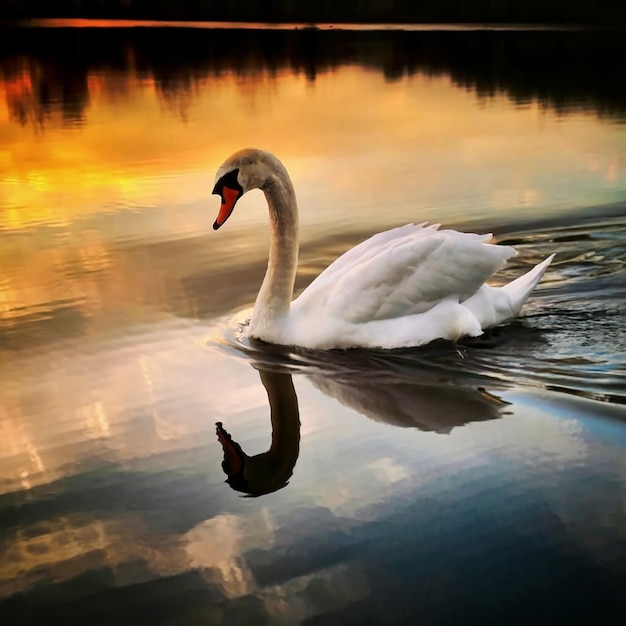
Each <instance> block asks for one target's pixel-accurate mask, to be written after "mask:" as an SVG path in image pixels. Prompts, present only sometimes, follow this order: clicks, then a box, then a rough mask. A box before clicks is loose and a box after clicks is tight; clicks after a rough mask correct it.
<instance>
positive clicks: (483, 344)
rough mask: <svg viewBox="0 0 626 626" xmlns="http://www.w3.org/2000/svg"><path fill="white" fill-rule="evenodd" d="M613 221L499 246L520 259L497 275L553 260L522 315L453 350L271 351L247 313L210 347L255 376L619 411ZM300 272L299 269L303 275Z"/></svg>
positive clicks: (622, 363) (624, 357) (624, 286)
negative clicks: (453, 387) (429, 384)
mask: <svg viewBox="0 0 626 626" xmlns="http://www.w3.org/2000/svg"><path fill="white" fill-rule="evenodd" d="M622 222H623V219H622V218H621V217H615V216H610V217H607V218H603V219H597V218H596V219H595V220H593V221H591V222H590V221H587V222H585V220H582V223H581V224H580V225H578V226H574V227H570V226H560V225H559V226H555V227H552V228H549V229H543V230H540V229H537V228H536V227H534V228H532V229H530V230H529V231H528V232H519V233H516V234H515V235H510V236H508V237H506V238H505V237H502V238H501V241H500V243H504V244H514V245H515V246H516V248H517V250H518V251H519V253H520V254H519V256H518V257H516V258H515V259H513V261H512V262H511V263H509V264H508V265H507V268H506V269H505V270H504V271H503V272H502V273H501V274H500V275H499V277H498V278H499V279H500V281H501V282H507V281H508V280H511V279H512V278H514V277H515V276H518V275H519V274H520V273H521V272H523V271H525V270H526V269H527V268H528V266H529V265H531V264H533V263H537V262H538V261H540V260H542V259H543V258H545V256H547V255H548V254H550V253H551V252H556V253H557V257H556V259H555V262H554V263H553V265H552V266H551V268H550V270H549V272H548V273H547V274H546V277H545V280H544V281H543V282H542V284H540V285H539V287H538V288H537V289H536V291H535V293H534V294H533V296H532V297H531V299H530V300H529V302H528V303H527V305H526V307H525V309H524V312H525V315H524V316H523V317H521V318H519V319H517V320H513V321H511V322H508V323H506V324H503V325H502V326H499V327H497V328H494V329H490V330H488V331H487V332H486V333H485V334H484V335H483V336H482V337H479V338H476V339H469V340H464V341H461V342H459V343H458V344H455V343H451V342H445V341H440V342H439V341H438V342H434V343H432V344H430V345H428V346H424V347H420V348H413V349H403V350H393V351H385V350H380V351H376V350H330V351H316V350H304V349H301V348H294V347H291V348H289V347H284V346H271V345H268V344H265V343H263V342H260V341H254V340H250V339H249V338H248V337H247V336H246V328H247V319H246V315H245V313H242V314H240V315H239V316H237V317H236V318H234V319H231V320H222V321H221V322H220V323H219V324H218V327H217V330H216V332H215V333H214V339H212V340H211V342H210V343H211V344H213V345H214V346H215V347H219V348H220V349H221V350H225V351H227V352H228V353H229V354H231V355H232V356H235V357H238V358H242V359H244V360H246V361H250V362H252V363H253V364H255V365H256V366H258V367H270V368H279V369H286V370H288V371H291V372H292V373H306V374H314V375H316V376H318V375H321V376H334V377H336V376H343V377H344V378H350V377H351V376H352V377H356V376H358V377H361V378H362V377H363V376H366V377H367V376H371V377H372V378H376V379H377V380H381V379H383V380H384V379H388V380H390V381H391V380H394V381H397V380H399V379H401V380H407V381H411V380H413V381H415V380H419V381H421V382H423V381H425V380H427V381H443V380H446V381H451V382H454V383H455V384H458V385H470V386H477V385H480V386H491V387H509V386H519V385H522V386H529V387H541V388H544V389H550V390H553V391H558V392H561V393H567V394H572V395H577V396H582V397H586V398H590V399H594V400H600V401H605V402H611V403H617V404H626V331H625V330H624V329H625V328H626V305H625V301H626V279H625V278H624V271H625V269H626V268H625V267H624V266H625V264H626V226H624V224H623V223H622ZM305 269H306V268H305Z"/></svg>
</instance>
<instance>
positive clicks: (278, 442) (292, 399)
mask: <svg viewBox="0 0 626 626" xmlns="http://www.w3.org/2000/svg"><path fill="white" fill-rule="evenodd" d="M259 375H260V377H261V382H262V383H263V386H264V387H265V390H266V391H267V397H268V399H269V404H270V416H271V425H272V443H271V446H270V448H269V450H267V452H263V453H261V454H257V455H255V456H248V455H247V454H246V453H245V452H244V451H243V449H242V448H241V446H240V445H239V444H238V443H237V442H236V441H234V440H233V439H232V437H231V435H230V434H229V433H228V432H227V431H226V430H225V429H224V427H223V425H222V423H221V422H217V424H216V432H217V438H218V440H219V442H220V443H221V444H222V448H223V451H224V460H223V462H222V469H223V470H224V472H225V473H226V475H227V480H226V482H227V483H228V484H229V485H230V486H231V487H232V488H233V489H234V490H236V491H240V492H243V493H246V494H248V495H250V496H261V495H264V494H268V493H272V492H274V491H278V490H279V489H282V488H283V487H285V486H286V485H287V484H288V482H289V479H290V478H291V476H292V474H293V469H294V467H295V465H296V462H297V460H298V455H299V452H300V415H299V409H298V397H297V395H296V392H295V389H294V386H293V380H292V375H291V374H289V373H285V372H284V371H283V372H279V371H271V370H263V369H259ZM307 378H309V379H310V380H311V382H312V383H313V384H314V385H315V387H317V388H318V389H319V390H320V391H322V392H323V393H324V394H326V395H327V396H330V397H333V398H335V399H337V400H338V401H339V402H340V403H341V404H343V405H345V406H348V407H349V408H351V409H354V410H356V411H358V412H359V413H361V414H363V415H365V416H366V417H368V418H370V419H373V420H375V421H377V422H385V423H387V424H391V425H393V426H400V427H405V428H417V429H418V430H422V431H430V432H436V433H442V434H447V433H450V432H451V431H452V429H453V428H455V427H458V426H464V425H465V424H468V423H470V422H477V421H486V420H493V419H498V418H500V417H502V415H503V414H504V409H505V407H506V406H507V405H508V403H507V402H505V401H504V400H502V399H500V398H499V397H497V396H495V395H492V394H490V393H489V392H487V391H485V390H484V389H483V388H482V387H469V386H463V385H458V384H457V385H455V384H450V383H441V382H428V383H422V382H420V383H415V382H412V381H402V380H400V381H393V380H392V379H386V378H385V377H384V376H380V377H379V378H378V380H372V379H371V378H368V377H363V376H362V375H356V374H355V373H352V374H350V375H348V374H346V375H344V376H329V375H307Z"/></svg>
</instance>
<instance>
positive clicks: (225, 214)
mask: <svg viewBox="0 0 626 626" xmlns="http://www.w3.org/2000/svg"><path fill="white" fill-rule="evenodd" d="M238 173H239V170H238V169H235V170H231V171H230V172H228V173H227V174H224V176H222V177H221V178H220V179H219V180H218V181H217V183H215V187H213V193H214V194H217V195H219V196H220V198H221V199H222V205H221V206H220V210H219V213H218V215H217V219H216V220H215V222H214V224H213V229H214V230H217V229H218V228H219V227H220V226H221V225H222V224H223V223H224V222H225V221H226V220H227V219H228V218H229V217H230V214H231V213H232V212H233V209H234V208H235V204H237V200H239V198H241V196H242V195H243V187H242V186H241V185H240V184H239V181H238V180H237V174H238Z"/></svg>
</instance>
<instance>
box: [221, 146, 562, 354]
mask: <svg viewBox="0 0 626 626" xmlns="http://www.w3.org/2000/svg"><path fill="white" fill-rule="evenodd" d="M251 189H261V191H263V193H264V194H265V198H266V200H267V204H268V208H269V215H270V225H271V243H270V250H269V260H268V266H267V271H266V274H265V278H264V279H263V283H262V285H261V288H260V290H259V293H258V295H257V298H256V302H255V304H254V310H253V312H252V317H251V319H250V324H249V326H248V330H247V332H248V336H249V337H251V338H255V339H260V340H262V341H265V342H267V343H272V344H280V345H286V346H299V347H302V348H311V349H333V348H382V349H393V348H404V347H412V346H420V345H424V344H427V343H430V342H431V341H433V340H435V339H448V340H451V341H456V340H457V339H459V338H461V337H464V336H471V337H476V336H478V335H480V334H482V332H483V329H485V328H489V327H491V326H495V325H497V324H500V323H501V322H503V321H505V320H507V319H509V318H512V317H515V316H516V315H517V314H518V313H519V311H520V309H521V307H522V305H523V304H524V302H525V301H526V299H527V298H528V296H529V295H530V293H531V291H532V290H533V289H534V287H535V286H536V285H537V283H538V282H539V280H540V279H541V277H542V276H543V274H544V272H545V271H546V269H547V267H548V265H549V264H550V262H551V261H552V259H553V258H554V255H551V256H549V257H548V258H547V259H545V260H544V261H543V262H541V263H539V264H538V265H536V266H535V267H534V268H532V269H531V270H530V271H529V272H527V273H526V274H524V275H523V276H520V277H519V278H517V279H516V280H514V281H512V282H511V283H509V284H507V285H504V286H503V287H491V286H489V285H487V284H486V283H485V281H486V280H487V279H489V278H490V277H491V276H492V274H494V273H495V272H496V271H498V270H499V269H501V268H502V267H503V266H504V264H505V263H506V261H507V260H508V259H509V258H511V257H512V256H515V255H516V254H517V252H516V251H515V249H514V248H512V247H511V246H500V245H495V244H490V243H489V241H490V240H491V238H492V235H490V234H488V235H478V234H473V233H461V232H457V231H455V230H447V229H446V230H439V226H440V224H431V225H428V224H427V223H423V224H407V225H405V226H400V227H398V228H393V229H391V230H387V231H384V232H380V233H377V234H376V235H373V236H372V237H370V238H369V239H367V240H366V241H363V242H362V243H360V244H358V245H357V246H355V247H354V248H352V249H351V250H349V251H348V252H346V253H345V254H343V255H342V256H340V257H339V258H338V259H336V260H335V261H334V262H333V263H331V265H329V266H328V267H327V268H326V269H325V270H324V271H323V272H322V273H321V274H320V275H319V276H318V277H317V278H315V280H314V281H313V282H312V283H311V284H310V285H309V286H308V287H307V288H306V289H305V290H304V291H303V292H302V293H301V294H300V296H298V298H296V299H295V300H294V301H293V302H292V301H291V299H292V296H293V289H294V282H295V277H296V269H297V265H298V209H297V204H296V196H295V192H294V189H293V185H292V183H291V179H290V178H289V174H288V173H287V170H286V168H285V166H284V165H283V164H282V163H281V162H280V161H279V160H278V158H277V157H276V156H274V155H273V154H271V153H269V152H265V151H263V150H258V149H254V148H247V149H244V150H240V151H239V152H236V153H235V154H233V155H232V156H231V157H229V158H228V159H227V160H226V161H225V162H224V163H223V164H222V165H221V166H220V168H219V169H218V171H217V173H216V176H215V186H214V188H213V193H214V194H217V195H219V196H220V198H221V205H220V208H219V212H218V215H217V218H216V220H215V223H214V224H213V229H214V230H217V229H218V228H220V227H221V226H223V225H224V223H225V222H226V220H227V219H228V218H229V217H230V215H231V214H232V212H233V209H234V208H235V205H236V203H237V201H238V200H239V198H241V196H243V194H245V193H246V192H247V191H250V190H251Z"/></svg>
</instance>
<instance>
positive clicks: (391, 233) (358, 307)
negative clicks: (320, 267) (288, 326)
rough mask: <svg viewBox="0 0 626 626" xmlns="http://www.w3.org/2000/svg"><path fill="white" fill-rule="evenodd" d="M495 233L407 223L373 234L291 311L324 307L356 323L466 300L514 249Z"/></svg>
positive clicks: (318, 280) (333, 266) (322, 277)
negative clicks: (497, 240)
mask: <svg viewBox="0 0 626 626" xmlns="http://www.w3.org/2000/svg"><path fill="white" fill-rule="evenodd" d="M490 239H491V235H476V234H468V233H460V232H457V231H454V230H438V225H437V224H435V225H431V226H425V225H424V224H418V225H415V224H408V225H406V226H402V227H399V228H394V229H392V230H388V231H385V232H382V233H378V234H376V235H374V236H373V237H370V238H369V239H367V240H366V241H364V242H362V243H361V244H359V245H357V246H355V247H354V248H352V249H351V250H349V251H348V252H347V253H346V254H344V255H342V256H341V257H339V258H338V259H337V260H336V261H335V262H334V263H332V264H331V265H330V266H329V267H328V268H327V269H326V270H325V271H324V272H322V273H321V274H320V275H319V276H318V277H317V278H316V279H315V280H314V281H313V282H312V283H311V285H310V286H309V287H308V288H307V289H306V290H305V291H304V292H303V293H302V295H301V296H300V297H299V298H298V299H297V300H296V301H294V303H293V307H294V308H293V314H295V315H297V314H298V312H300V311H301V312H304V311H306V310H311V309H317V308H319V307H323V308H324V310H325V314H326V315H328V316H333V317H335V318H341V319H343V320H345V321H346V322H349V323H352V324H362V323H366V322H370V321H381V320H388V319H394V318H398V317H405V316H409V315H415V314H419V313H425V312H427V311H428V310H430V309H432V308H433V307H434V306H436V305H437V304H438V303H440V302H442V301H444V300H448V299H453V300H455V301H456V302H463V301H465V300H467V299H468V298H470V297H471V296H472V295H473V294H474V293H475V292H476V291H478V290H479V289H480V288H481V286H482V285H483V284H484V283H485V281H486V280H487V279H488V278H489V277H490V276H492V274H494V272H496V271H498V270H499V269H500V268H502V267H503V265H504V264H505V263H506V261H507V259H509V258H510V257H512V256H514V255H515V254H516V252H515V250H514V249H513V248H511V247H510V246H497V245H493V244H490V243H488V241H489V240H490Z"/></svg>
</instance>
